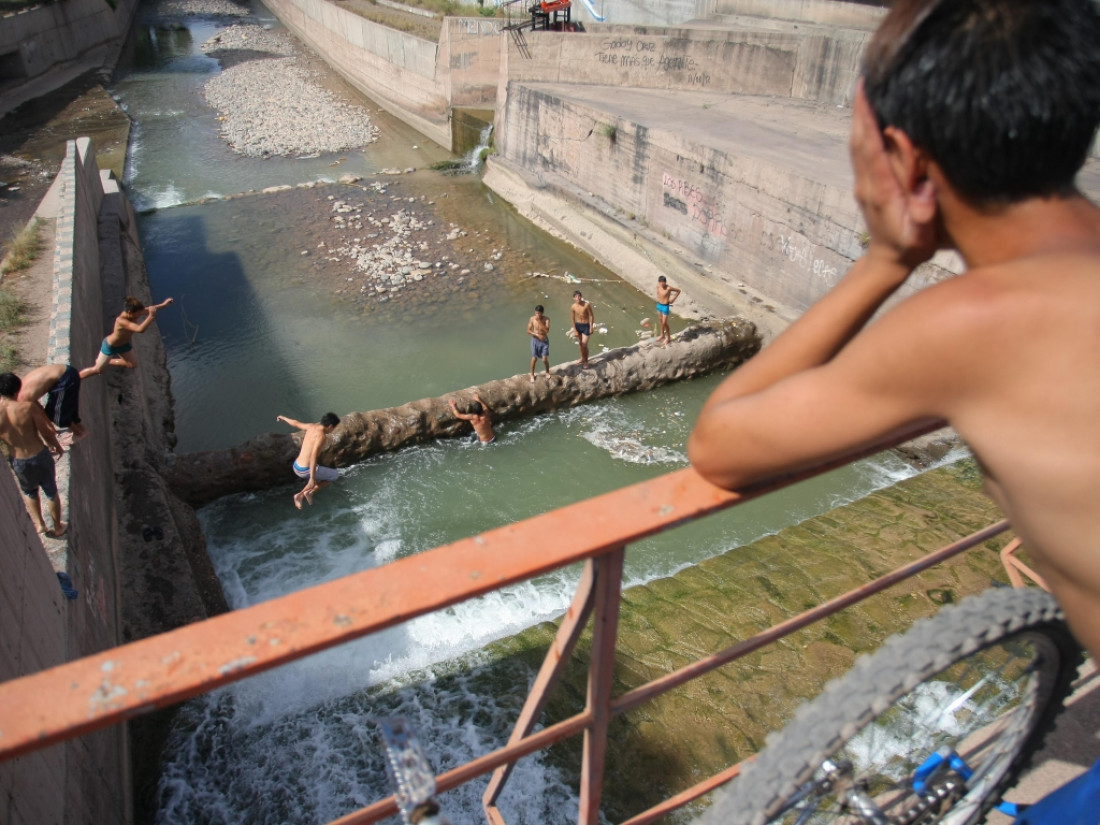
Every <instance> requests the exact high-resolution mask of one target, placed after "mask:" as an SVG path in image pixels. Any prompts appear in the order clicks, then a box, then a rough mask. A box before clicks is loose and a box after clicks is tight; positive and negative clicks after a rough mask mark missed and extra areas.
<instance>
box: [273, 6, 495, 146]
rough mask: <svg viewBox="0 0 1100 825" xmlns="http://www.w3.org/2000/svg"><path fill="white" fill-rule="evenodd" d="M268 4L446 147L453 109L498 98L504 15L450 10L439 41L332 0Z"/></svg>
mask: <svg viewBox="0 0 1100 825" xmlns="http://www.w3.org/2000/svg"><path fill="white" fill-rule="evenodd" d="M266 5H267V6H268V8H270V9H271V11H272V12H274V13H275V15H276V16H278V18H279V20H280V21H281V22H282V23H283V24H284V25H285V26H286V27H287V28H289V29H290V30H291V31H293V32H294V33H295V34H296V35H297V36H298V37H299V38H301V40H302V41H304V42H305V43H306V44H308V45H309V47H310V48H312V49H313V50H314V51H315V52H317V54H319V55H320V56H321V57H322V58H324V60H325V62H327V63H328V64H329V65H330V66H332V67H333V68H334V69H335V70H336V71H338V72H339V73H340V74H341V75H342V76H343V77H344V78H345V79H347V81H348V82H349V83H351V84H352V85H353V86H354V87H355V88H357V89H358V90H359V91H361V92H363V93H364V94H366V95H369V96H370V97H371V98H373V99H374V100H376V101H378V102H379V103H380V104H382V105H383V106H384V107H385V108H386V109H387V110H388V111H389V112H390V113H391V114H393V115H395V116H396V117H398V118H400V119H401V120H403V121H405V122H406V123H408V124H409V125H410V126H412V127H413V128H414V129H417V130H418V131H420V132H422V133H423V134H424V135H425V136H427V137H428V138H430V139H432V140H434V141H435V142H436V143H439V144H440V145H442V146H445V147H447V148H448V149H449V148H451V145H452V141H451V125H450V116H451V109H452V108H454V107H469V108H491V107H492V105H493V101H494V100H495V98H496V87H497V82H498V78H499V71H500V70H499V67H500V32H501V26H502V24H503V21H501V20H498V19H491V18H485V17H470V18H465V17H448V18H446V19H444V21H443V31H442V33H441V35H440V39H439V43H433V42H431V41H430V40H424V39H423V38H420V37H416V36H414V35H411V34H408V33H406V32H400V31H397V30H395V29H391V28H387V27H386V26H383V25H380V24H378V23H374V22H371V21H370V20H366V19H365V18H363V17H360V16H359V15H357V14H355V13H353V12H350V11H347V10H346V9H343V8H341V7H340V6H338V5H337V4H335V3H331V2H328V0H270V2H267V3H266Z"/></svg>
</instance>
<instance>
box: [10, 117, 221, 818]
mask: <svg viewBox="0 0 1100 825" xmlns="http://www.w3.org/2000/svg"><path fill="white" fill-rule="evenodd" d="M39 216H40V217H42V219H43V220H48V221H53V222H54V224H55V226H54V233H53V234H54V236H55V238H56V241H55V248H54V249H53V250H52V251H51V253H52V254H50V255H49V256H48V258H47V259H48V260H52V262H53V273H52V278H53V284H54V289H53V305H52V309H51V310H50V329H49V343H48V350H47V352H46V353H45V354H44V355H45V359H44V360H45V361H46V362H47V363H62V364H64V363H70V364H73V365H74V366H76V367H78V368H79V367H82V366H87V365H89V364H91V363H92V362H93V361H94V360H95V357H96V354H97V353H98V351H99V342H100V341H101V339H102V337H103V333H104V331H105V330H106V329H109V328H110V324H111V322H112V321H113V319H114V317H115V315H117V313H118V310H119V307H120V306H121V304H122V300H123V298H124V296H125V295H127V294H131V295H135V296H136V297H138V298H139V299H141V300H143V301H145V302H146V303H148V302H149V297H150V296H149V292H148V289H149V288H148V282H147V278H146V273H145V269H144V263H143V260H142V256H141V249H140V244H139V242H138V238H137V230H136V222H135V219H134V213H133V210H132V207H131V206H130V203H129V201H128V200H127V199H126V198H125V196H124V195H123V194H122V193H121V192H120V190H119V187H118V185H117V182H116V181H114V180H113V179H112V178H111V177H110V174H109V173H107V172H101V171H100V170H99V168H98V166H97V164H96V158H95V152H94V149H93V147H92V145H91V143H90V141H89V140H88V139H87V138H80V139H78V140H75V141H69V144H68V151H67V154H66V157H65V160H64V161H63V163H62V167H61V171H60V173H59V174H58V177H57V179H56V181H55V183H54V187H53V189H52V190H51V194H50V195H49V196H48V197H47V198H46V199H45V201H44V202H43V206H42V207H40V208H39ZM134 347H135V350H136V351H137V353H138V359H139V362H140V364H141V367H139V368H138V369H136V370H133V371H130V370H114V371H110V372H109V373H108V374H107V375H105V376H102V377H98V378H92V379H89V380H87V381H84V382H82V386H81V394H80V414H81V420H82V421H83V423H84V425H85V427H87V429H88V432H89V436H88V437H87V438H85V439H84V440H83V441H81V442H80V443H78V444H77V445H76V446H75V448H73V449H70V450H67V451H66V453H65V455H64V456H63V457H62V459H61V460H60V461H59V462H58V468H57V469H58V487H59V492H60V495H61V501H62V506H63V513H64V518H65V519H66V521H68V523H69V530H68V533H67V535H66V536H65V538H64V539H61V540H54V539H43V538H42V537H40V536H39V535H38V534H37V533H35V531H34V527H33V525H32V523H31V520H30V517H29V516H28V515H27V512H26V509H25V507H24V505H23V501H22V495H21V494H20V492H19V489H18V487H17V486H16V482H15V478H14V476H13V475H12V473H11V471H10V470H9V469H7V467H4V468H0V537H2V540H0V569H2V570H3V571H4V575H3V576H0V592H2V594H3V595H2V598H0V650H2V655H0V680H3V681H7V680H9V679H15V678H18V677H20V676H23V675H27V674H30V673H35V672H37V671H40V670H42V669H45V668H48V667H52V666H54V665H58V664H61V663H62V662H67V661H70V660H73V659H77V658H80V657H82V656H88V655H91V654H93V653H98V652H100V651H103V650H107V649H109V648H112V647H116V646H117V645H119V644H122V643H124V642H127V641H131V640H133V639H135V638H141V637H144V636H148V635H151V634H152V633H157V632H161V631H164V630H168V629H171V628H173V627H178V626H180V625H182V624H185V623H187V622H190V621H195V620H197V619H201V618H205V617H206V616H207V615H209V614H211V613H215V612H218V611H219V610H224V609H225V606H224V597H223V595H222V593H221V589H220V586H219V584H218V582H217V580H216V577H215V576H214V574H213V571H212V569H211V568H210V564H209V559H207V557H206V554H205V547H204V544H203V540H202V534H201V532H200V530H199V526H198V521H197V519H196V517H195V515H194V512H193V511H192V510H191V509H190V508H189V507H187V506H186V505H183V504H182V503H181V502H179V501H178V500H177V499H175V498H174V497H173V496H172V495H171V494H170V493H168V491H167V487H166V484H165V482H164V481H163V480H162V479H161V476H160V473H159V469H158V468H159V465H160V464H161V463H162V462H163V460H164V455H165V454H166V453H167V452H168V451H169V450H170V449H171V447H172V446H174V435H173V429H174V425H173V420H172V409H171V395H170V392H169V386H168V383H169V379H168V370H167V364H166V361H165V355H164V346H163V342H162V341H161V339H160V334H159V332H157V331H156V327H155V326H154V327H152V328H151V329H150V330H148V331H147V332H146V333H145V334H144V335H141V336H138V337H137V339H136V340H135V341H134ZM37 357H42V356H41V355H38V356H37ZM153 525H155V526H157V527H159V528H160V533H161V535H160V537H158V538H157V539H156V541H155V542H150V540H149V539H147V538H145V537H144V535H143V532H144V528H146V527H149V526H153ZM58 572H63V573H65V574H67V575H68V576H69V577H70V579H71V581H72V584H73V586H74V588H75V589H76V591H77V596H76V598H75V599H71V600H70V599H66V598H64V596H63V594H62V590H61V588H60V586H59V582H58V578H57V575H56V574H57V573H58ZM163 720H164V717H163V716H157V715H154V716H152V717H143V718H142V719H140V720H136V721H135V722H133V723H131V724H130V725H129V726H127V725H120V726H116V727H114V728H109V729H107V730H103V731H99V732H96V733H92V734H88V735H85V736H81V737H80V738H78V739H74V740H71V741H69V742H65V743H62V744H60V745H55V746H53V747H50V748H46V749H44V750H41V751H37V752H35V753H32V754H30V755H28V756H24V757H20V758H17V759H13V760H10V761H6V762H2V763H0V822H3V823H5V825H7V824H8V823H11V825H42V823H65V824H66V825H70V824H71V825H102V823H108V822H110V823H127V822H130V821H132V812H133V810H134V805H133V798H134V796H135V790H134V788H135V786H137V788H138V791H137V793H138V794H141V793H142V792H143V791H144V792H145V793H148V791H149V788H148V783H149V781H150V778H149V776H148V775H146V774H142V771H143V770H145V771H148V770H149V769H153V770H154V771H155V769H156V758H157V754H158V753H159V740H158V736H159V735H162V727H161V726H162V725H163ZM139 727H140V728H141V730H142V731H143V733H142V734H141V735H133V737H132V738H131V736H132V734H133V733H134V730H135V729H137V728H139ZM149 731H152V733H148V732H149ZM131 753H133V754H134V757H135V758H134V760H133V763H134V764H135V765H136V766H137V768H138V773H137V781H136V782H134V781H132V779H131V759H130V756H131ZM152 781H155V776H153V777H152Z"/></svg>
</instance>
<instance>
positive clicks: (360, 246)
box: [319, 184, 446, 294]
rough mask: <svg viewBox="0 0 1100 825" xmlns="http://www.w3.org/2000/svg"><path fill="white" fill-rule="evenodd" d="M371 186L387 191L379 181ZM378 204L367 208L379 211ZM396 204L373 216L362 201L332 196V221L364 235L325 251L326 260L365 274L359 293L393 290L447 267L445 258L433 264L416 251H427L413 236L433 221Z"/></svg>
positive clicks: (383, 191)
mask: <svg viewBox="0 0 1100 825" xmlns="http://www.w3.org/2000/svg"><path fill="white" fill-rule="evenodd" d="M371 188H372V189H374V191H376V192H378V193H380V194H385V192H386V190H385V188H384V187H382V186H381V185H380V184H374V185H373V186H372V187H371ZM409 200H410V201H412V200H414V199H412V198H410V199H409ZM378 206H379V204H378V203H374V204H372V206H371V207H370V208H371V209H374V210H378ZM395 206H397V211H396V212H391V213H390V214H388V215H387V214H382V215H381V216H379V217H376V216H375V215H374V214H372V213H364V211H363V210H364V208H366V207H365V206H364V205H362V204H351V203H348V202H347V201H343V200H335V199H334V200H333V202H332V212H333V216H332V221H333V223H334V224H335V226H336V227H337V228H339V229H342V230H350V231H354V232H360V231H362V232H363V234H362V235H359V236H357V237H354V238H350V239H349V240H348V242H347V243H346V244H345V245H343V246H340V247H337V248H336V249H332V250H328V251H329V252H330V257H329V260H332V261H340V260H347V261H350V262H351V263H352V264H353V265H354V266H355V268H356V269H357V270H358V271H359V272H361V273H363V275H364V276H365V277H364V279H363V283H362V285H361V286H360V290H359V291H360V292H362V293H366V292H369V291H373V292H375V293H378V294H384V293H388V292H395V291H397V290H400V289H403V288H404V287H406V286H408V285H410V284H412V283H416V282H417V281H422V280H424V277H425V276H426V275H430V274H432V271H433V269H435V268H438V269H440V270H442V269H443V267H445V266H446V262H445V261H436V262H435V263H434V264H433V263H432V262H430V261H424V260H421V259H420V257H419V255H418V254H417V253H419V252H423V251H426V250H427V243H426V242H424V241H419V240H418V239H417V238H415V237H413V236H414V235H415V234H416V233H418V232H421V231H423V230H425V229H429V228H430V227H431V226H432V225H433V224H434V221H431V220H429V221H423V220H421V219H420V217H419V216H418V215H416V214H415V213H414V212H411V211H406V210H405V209H403V208H401V207H400V204H399V203H398V204H395ZM378 211H381V210H378ZM319 248H323V247H319ZM348 280H349V281H351V280H353V279H352V278H348Z"/></svg>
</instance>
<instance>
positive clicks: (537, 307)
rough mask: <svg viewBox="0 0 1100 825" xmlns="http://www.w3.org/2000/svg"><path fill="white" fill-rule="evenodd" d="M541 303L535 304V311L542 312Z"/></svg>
mask: <svg viewBox="0 0 1100 825" xmlns="http://www.w3.org/2000/svg"><path fill="white" fill-rule="evenodd" d="M542 311H543V309H542V304H535V312H542Z"/></svg>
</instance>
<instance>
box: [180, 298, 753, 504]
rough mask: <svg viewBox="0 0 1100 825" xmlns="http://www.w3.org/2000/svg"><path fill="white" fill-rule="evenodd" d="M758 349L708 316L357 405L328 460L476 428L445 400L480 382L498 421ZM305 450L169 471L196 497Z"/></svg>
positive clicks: (259, 451) (253, 486)
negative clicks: (532, 374) (551, 361)
mask: <svg viewBox="0 0 1100 825" xmlns="http://www.w3.org/2000/svg"><path fill="white" fill-rule="evenodd" d="M759 349H760V336H759V334H758V333H757V330H756V327H755V326H754V325H753V324H751V323H749V322H748V321H745V320H743V319H740V318H737V319H732V320H724V321H710V322H704V323H702V324H698V325H696V326H693V327H690V328H688V329H687V330H685V331H684V332H682V333H681V334H680V335H678V336H677V337H676V339H675V340H674V341H673V342H672V345H671V346H669V347H667V348H662V347H660V346H657V345H656V344H654V343H653V342H651V341H647V342H643V343H640V344H636V345H634V346H632V347H623V348H621V349H614V350H609V351H608V352H604V353H600V354H599V355H595V356H592V357H591V358H590V359H589V364H590V366H589V368H588V369H581V366H580V364H579V363H578V362H572V363H568V364H562V365H559V366H556V367H554V368H552V371H551V375H550V377H549V378H547V377H546V376H545V375H543V374H542V373H541V372H540V373H539V374H538V377H537V380H536V381H535V382H534V383H532V382H531V381H530V379H529V377H528V375H527V374H523V375H516V376H513V377H512V378H504V379H501V380H498V381H490V382H489V383H487V384H482V385H480V386H478V387H471V388H469V389H467V390H460V391H458V392H455V393H451V394H449V395H446V396H443V397H441V398H424V399H421V400H420V401H413V402H411V403H409V404H402V405H401V406H399V407H390V408H388V409H383V410H373V411H371V412H361V413H349V414H348V415H345V416H344V417H343V418H342V419H341V421H340V426H338V427H337V428H336V430H335V431H334V432H333V434H332V436H331V437H330V439H329V443H328V444H327V445H326V447H325V449H324V451H323V452H322V454H321V462H320V463H321V464H325V465H327V466H330V467H331V466H336V467H346V466H348V465H349V464H354V463H355V462H357V461H362V460H363V459H364V458H367V457H369V456H371V455H374V454H376V453H379V452H385V451H388V450H397V449H399V448H401V447H406V446H408V445H410V444H419V443H423V442H425V441H430V440H432V439H435V438H444V437H449V436H455V435H468V434H469V433H470V425H469V424H467V423H466V422H465V421H460V420H459V419H457V418H455V416H454V415H453V414H452V413H451V409H450V406H449V405H448V403H447V401H448V399H452V398H453V399H455V400H456V401H458V403H459V405H460V408H461V405H462V403H463V401H466V400H472V397H473V392H474V391H475V390H476V391H477V393H478V394H479V395H480V396H481V398H482V399H483V400H484V401H485V402H486V403H487V404H488V405H489V407H490V408H491V409H492V413H493V422H494V424H495V423H497V422H501V421H507V420H509V419H513V418H519V417H521V416H528V415H533V414H535V413H542V412H549V411H551V410H556V409H561V408H563V407H573V406H576V405H578V404H584V403H587V402H589V401H595V400H597V399H600V398H610V397H614V396H619V395H625V394H626V393H630V392H637V391H639V390H649V389H653V388H654V387H659V386H661V385H662V384H667V383H669V382H672V381H679V380H681V379H684V378H695V377H697V376H700V375H705V374H706V373H708V372H712V371H714V370H716V369H728V368H732V367H735V366H737V365H738V364H740V363H741V362H743V361H745V360H746V359H747V358H749V357H751V356H752V355H754V354H756V352H757V351H758V350H759ZM540 369H541V365H540ZM297 454H298V438H297V437H296V436H294V435H289V434H276V433H267V434H264V435H261V436H258V437H256V438H254V439H251V440H250V441H247V442H245V443H244V444H239V445H237V446H236V447H230V448H229V449H225V450H209V451H206V452H201V453H190V454H188V455H183V456H177V457H174V459H173V458H170V459H169V466H168V467H167V468H166V472H165V478H167V480H168V483H169V485H171V487H172V489H173V491H174V492H175V493H176V494H177V495H178V496H179V497H180V498H182V499H183V500H184V501H186V502H187V503H189V504H191V505H192V506H194V507H198V506H201V505H203V504H206V503H208V502H211V501H213V500H214V499H216V498H219V497H220V496H224V495H228V494H230V493H242V492H248V491H252V490H263V489H267V488H269V487H274V486H277V485H280V484H288V483H291V482H293V481H294V480H295V478H294V475H293V474H292V473H291V470H290V463H291V462H292V461H293V460H294V458H295V457H296V456H297Z"/></svg>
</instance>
